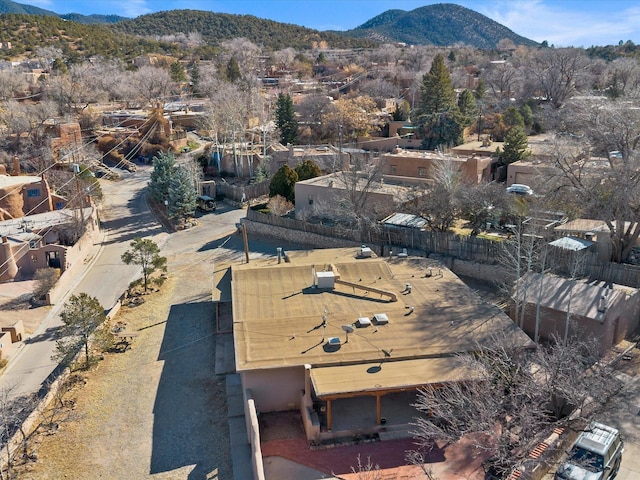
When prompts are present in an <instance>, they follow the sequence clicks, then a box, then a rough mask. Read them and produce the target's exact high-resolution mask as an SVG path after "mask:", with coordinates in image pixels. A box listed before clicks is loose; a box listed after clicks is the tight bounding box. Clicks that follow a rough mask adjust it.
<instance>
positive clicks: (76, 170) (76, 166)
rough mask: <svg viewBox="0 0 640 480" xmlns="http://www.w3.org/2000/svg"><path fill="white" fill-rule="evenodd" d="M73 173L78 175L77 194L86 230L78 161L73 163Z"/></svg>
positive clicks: (81, 218) (81, 219)
mask: <svg viewBox="0 0 640 480" xmlns="http://www.w3.org/2000/svg"><path fill="white" fill-rule="evenodd" d="M73 173H74V176H75V177H76V195H77V196H78V200H79V201H80V221H81V222H82V223H81V225H82V229H83V230H84V198H82V193H81V191H80V165H78V164H77V163H74V164H73Z"/></svg>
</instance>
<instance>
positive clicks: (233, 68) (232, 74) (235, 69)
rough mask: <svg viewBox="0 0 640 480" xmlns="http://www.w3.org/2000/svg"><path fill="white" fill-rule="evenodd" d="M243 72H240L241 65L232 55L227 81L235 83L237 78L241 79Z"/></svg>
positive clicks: (228, 65)
mask: <svg viewBox="0 0 640 480" xmlns="http://www.w3.org/2000/svg"><path fill="white" fill-rule="evenodd" d="M241 77H242V74H241V73H240V66H239V65H238V61H237V60H236V58H235V57H231V58H230V59H229V61H228V62H227V81H229V82H231V83H233V82H235V81H236V80H240V78H241Z"/></svg>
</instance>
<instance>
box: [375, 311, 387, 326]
mask: <svg viewBox="0 0 640 480" xmlns="http://www.w3.org/2000/svg"><path fill="white" fill-rule="evenodd" d="M373 323H375V324H376V325H386V324H387V323H389V317H387V314H386V313H376V314H375V315H374V316H373Z"/></svg>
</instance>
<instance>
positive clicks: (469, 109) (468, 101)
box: [458, 90, 478, 127]
mask: <svg viewBox="0 0 640 480" xmlns="http://www.w3.org/2000/svg"><path fill="white" fill-rule="evenodd" d="M458 110H460V114H461V115H462V118H463V120H464V126H465V127H468V126H470V125H472V124H473V123H474V122H475V120H476V117H477V116H478V104H477V103H476V99H475V97H474V96H473V93H471V91H470V90H463V91H462V93H461V94H460V96H459V97H458Z"/></svg>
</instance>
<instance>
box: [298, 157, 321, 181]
mask: <svg viewBox="0 0 640 480" xmlns="http://www.w3.org/2000/svg"><path fill="white" fill-rule="evenodd" d="M295 171H296V174H297V175H298V181H299V182H301V181H303V180H309V179H310V178H316V177H319V176H320V175H321V174H322V172H321V171H320V167H319V166H318V164H317V163H316V162H314V161H313V160H305V161H304V162H302V163H299V164H298V165H296V168H295Z"/></svg>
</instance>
